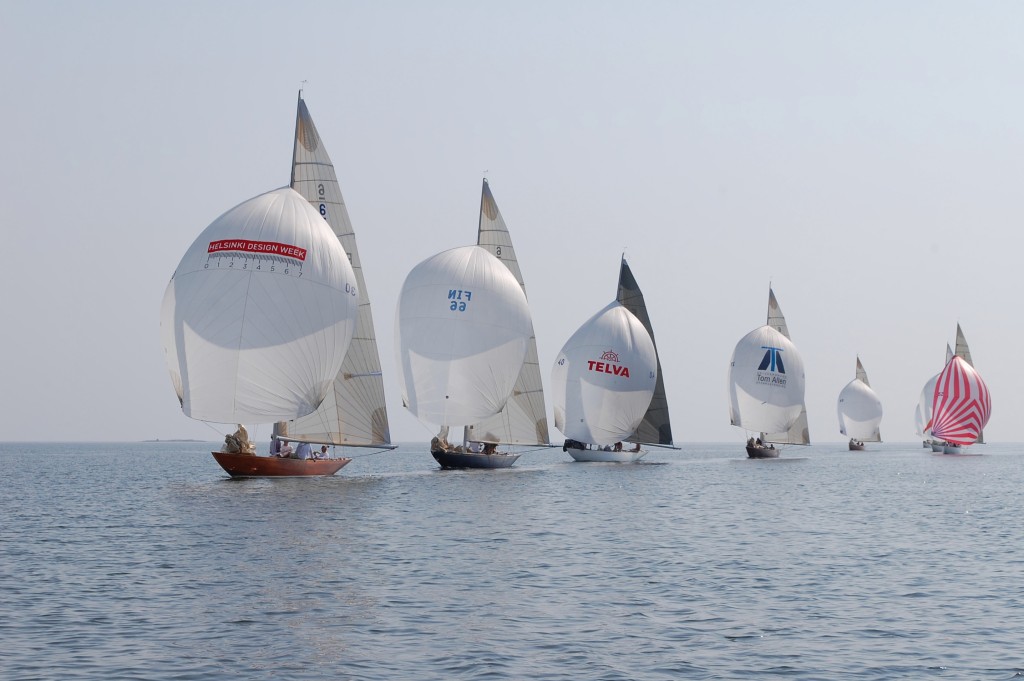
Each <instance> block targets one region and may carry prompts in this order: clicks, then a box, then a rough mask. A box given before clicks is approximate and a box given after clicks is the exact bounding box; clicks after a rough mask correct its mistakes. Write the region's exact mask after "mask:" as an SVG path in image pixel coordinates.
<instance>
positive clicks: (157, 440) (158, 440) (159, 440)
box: [143, 438, 207, 442]
mask: <svg viewBox="0 0 1024 681" xmlns="http://www.w3.org/2000/svg"><path fill="white" fill-rule="evenodd" d="M143 442H207V440H185V439H182V440H174V439H170V440H161V439H160V438H157V439H155V440H143Z"/></svg>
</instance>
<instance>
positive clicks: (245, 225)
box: [161, 187, 359, 423]
mask: <svg viewBox="0 0 1024 681" xmlns="http://www.w3.org/2000/svg"><path fill="white" fill-rule="evenodd" d="M358 290H359V289H358V286H357V284H356V279H355V275H354V274H353V272H352V267H351V266H350V265H349V262H348V256H347V255H346V254H345V250H344V249H343V248H342V246H341V244H340V243H339V242H338V239H337V238H336V237H335V236H334V234H333V233H332V232H331V230H330V228H329V227H328V226H327V223H325V222H324V220H323V218H321V217H320V215H319V213H317V212H316V211H315V210H314V209H313V208H312V207H311V206H310V205H309V203H308V202H307V201H306V200H305V199H304V198H302V197H301V196H300V195H299V194H297V193H296V192H295V191H294V190H292V189H290V188H288V187H285V188H283V189H278V190H275V191H272V192H268V193H266V194H262V195H260V196H257V197H255V198H253V199H250V200H248V201H245V202H244V203H241V204H239V205H238V206H235V207H234V208H232V209H231V210H229V211H227V212H226V213H224V214H223V215H221V216H220V217H218V218H217V219H216V220H214V222H213V223H212V224H211V225H210V226H209V227H207V228H206V229H205V230H204V231H203V232H202V234H200V235H199V237H198V238H197V239H196V240H195V242H194V243H193V244H192V246H191V247H190V248H189V249H188V251H187V252H186V253H185V256H184V257H183V258H182V259H181V263H180V264H179V265H178V268H177V270H175V273H174V276H173V277H172V278H171V281H170V283H169V284H168V285H167V290H166V293H165V294H164V300H163V304H162V307H161V336H162V338H163V345H164V353H165V357H166V360H167V365H168V369H169V371H170V374H171V380H172V382H173V383H174V388H175V391H176V392H177V394H178V399H179V400H180V401H181V405H182V410H183V411H184V412H185V414H186V415H187V416H190V417H191V418H194V419H201V420H204V421H213V422H219V423H244V422H250V423H251V422H256V423H268V422H273V421H279V420H286V419H291V418H295V417H297V416H303V415H305V414H308V413H310V412H311V411H313V410H314V409H316V408H317V406H318V405H319V404H320V402H321V401H322V400H323V399H324V395H325V394H326V393H327V391H328V390H329V388H330V385H331V382H332V381H333V380H334V376H335V375H336V374H337V373H338V369H339V367H340V366H341V363H342V360H343V359H344V356H345V352H346V350H347V349H348V346H349V343H350V341H351V339H352V333H353V329H354V327H355V318H356V313H357V310H358V308H357V301H358Z"/></svg>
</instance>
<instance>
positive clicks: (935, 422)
mask: <svg viewBox="0 0 1024 681" xmlns="http://www.w3.org/2000/svg"><path fill="white" fill-rule="evenodd" d="M991 413H992V398H991V396H990V395H989V391H988V387H987V386H986V385H985V382H984V381H983V380H982V379H981V376H980V375H979V374H978V372H977V371H975V369H974V367H972V366H971V365H970V364H968V363H967V361H966V360H965V359H964V358H963V357H960V356H959V355H956V356H954V357H953V359H951V360H950V361H949V363H948V364H946V367H945V368H944V369H943V370H942V373H941V374H939V380H938V381H937V382H936V384H935V410H934V412H933V414H932V429H931V430H932V434H933V435H934V436H935V437H936V438H939V439H941V440H942V441H943V442H945V443H946V444H945V446H944V449H943V451H944V452H945V453H946V454H963V453H966V448H967V447H968V446H969V445H972V444H974V443H975V442H977V441H978V437H979V436H980V435H981V432H982V429H983V428H984V427H985V425H986V424H987V423H988V419H989V416H990V415H991Z"/></svg>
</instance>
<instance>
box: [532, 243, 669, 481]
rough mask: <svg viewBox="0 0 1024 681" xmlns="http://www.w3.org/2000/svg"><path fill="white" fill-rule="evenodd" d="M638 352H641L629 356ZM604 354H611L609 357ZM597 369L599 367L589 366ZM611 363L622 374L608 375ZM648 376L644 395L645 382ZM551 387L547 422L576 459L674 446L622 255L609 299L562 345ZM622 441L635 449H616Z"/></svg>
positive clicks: (616, 457) (624, 456) (635, 288)
mask: <svg viewBox="0 0 1024 681" xmlns="http://www.w3.org/2000/svg"><path fill="white" fill-rule="evenodd" d="M638 323H639V325H640V327H642V329H643V333H641V332H640V329H639V328H638V327H637V324H638ZM647 339H649V340H650V346H651V348H652V349H653V351H654V363H653V366H648V365H649V361H650V357H649V353H647V352H646V344H647ZM609 348H611V350H609ZM616 348H618V349H619V350H616ZM622 348H625V350H622ZM641 349H643V353H641V354H639V355H638V356H636V357H634V354H636V353H638V352H640V350H641ZM612 355H615V356H616V357H617V358H618V359H617V360H615V361H612V360H611V359H610V357H611V356H612ZM598 361H600V363H597V362H598ZM599 366H600V367H602V368H603V369H604V370H603V371H599V370H597V369H596V367H599ZM608 366H610V367H611V375H610V376H609V374H608V371H607V367H608ZM616 366H621V367H623V368H626V369H628V370H629V373H628V375H624V373H625V372H624V371H623V369H620V370H619V374H618V375H616V373H615V370H616ZM652 376H653V378H654V383H653V386H652V391H651V393H650V397H649V398H648V397H646V395H647V389H646V386H647V384H648V383H650V379H651V377H652ZM552 386H553V391H554V392H553V394H554V396H555V425H556V426H557V427H558V428H559V430H561V431H562V432H563V433H564V434H565V435H566V437H567V438H568V439H566V441H565V443H564V444H563V446H562V450H563V451H566V452H568V453H569V454H570V456H572V458H573V459H575V460H576V461H609V462H622V463H625V462H632V461H639V460H640V459H641V458H643V457H644V456H645V455H646V454H647V450H645V449H641V446H642V445H655V446H664V447H669V448H673V449H675V447H674V445H673V444H672V424H671V421H670V419H669V412H668V399H667V397H666V395H665V380H664V377H663V374H662V371H661V360H660V358H659V357H658V349H657V344H656V343H655V340H654V330H653V328H652V326H651V320H650V317H649V315H648V313H647V305H646V303H645V302H644V296H643V292H642V291H641V290H640V286H639V285H638V284H637V282H636V278H635V277H634V276H633V272H632V270H631V269H630V267H629V263H628V262H627V261H626V258H625V256H623V258H622V261H621V263H620V266H619V283H618V291H617V295H616V299H615V303H613V304H611V305H610V306H609V307H607V308H605V309H604V310H602V311H601V312H600V313H598V314H597V315H595V316H594V317H592V318H591V319H590V320H588V321H587V323H586V324H584V325H583V327H581V328H580V330H579V331H577V332H576V333H575V334H574V335H573V336H572V338H570V339H569V341H568V342H567V343H566V344H565V347H563V348H562V352H561V353H560V354H559V356H558V358H557V359H556V361H555V365H554V368H553V370H552ZM634 421H635V423H634ZM630 424H632V425H630ZM623 441H626V442H631V443H634V445H635V446H633V447H628V448H623V446H622V442H623Z"/></svg>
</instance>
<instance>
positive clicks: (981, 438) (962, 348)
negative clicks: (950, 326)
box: [946, 322, 985, 445]
mask: <svg viewBox="0 0 1024 681" xmlns="http://www.w3.org/2000/svg"><path fill="white" fill-rule="evenodd" d="M946 353H947V357H946V362H949V357H948V354H949V345H947V346H946ZM954 354H955V355H956V356H957V357H963V358H964V361H965V362H967V364H968V366H970V367H972V368H973V367H974V360H972V359H971V349H970V348H969V347H967V338H966V337H964V332H963V330H962V329H961V328H960V323H959V322H957V325H956V352H955V353H954ZM975 444H979V445H983V444H985V433H978V440H977V442H976V443H975Z"/></svg>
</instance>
